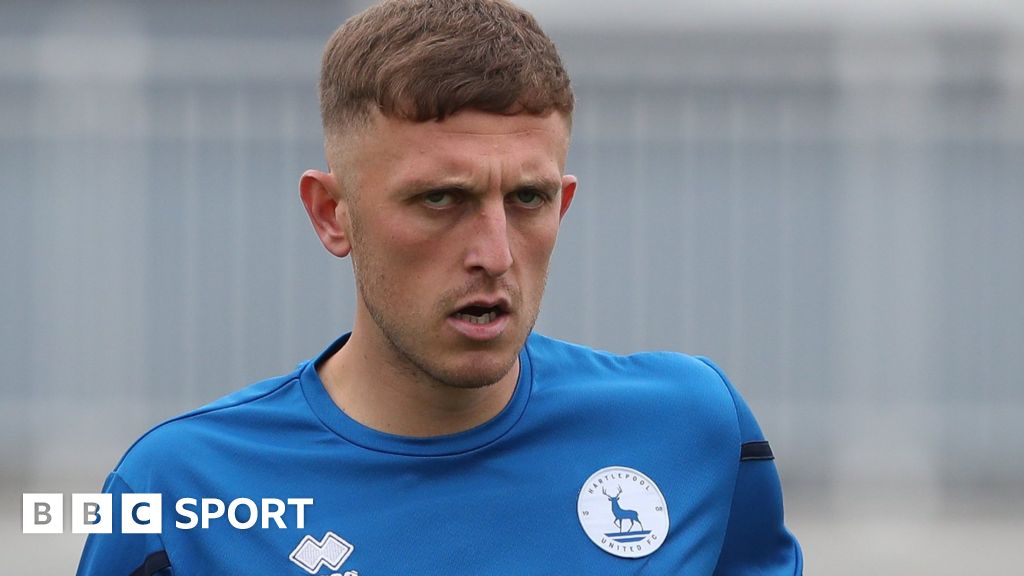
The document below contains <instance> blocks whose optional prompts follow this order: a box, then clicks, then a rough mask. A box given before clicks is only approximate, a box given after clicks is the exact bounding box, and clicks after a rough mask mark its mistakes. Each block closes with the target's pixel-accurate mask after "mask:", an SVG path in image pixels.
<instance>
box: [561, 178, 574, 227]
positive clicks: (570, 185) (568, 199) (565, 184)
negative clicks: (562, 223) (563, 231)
mask: <svg viewBox="0 0 1024 576" xmlns="http://www.w3.org/2000/svg"><path fill="white" fill-rule="evenodd" d="M575 194H576V177H575V176H572V175H569V174H566V175H565V176H562V205H561V207H559V209H558V219H559V220H561V219H562V218H564V217H565V213H566V212H568V211H569V205H570V204H572V197H573V196H574V195H575Z"/></svg>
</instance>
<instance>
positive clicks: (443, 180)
mask: <svg viewBox="0 0 1024 576" xmlns="http://www.w3.org/2000/svg"><path fill="white" fill-rule="evenodd" d="M561 188H562V182H561V180H560V179H555V178H548V177H544V176H539V177H535V178H531V177H528V178H524V179H523V180H521V181H519V182H517V183H516V185H515V186H513V187H512V188H511V189H510V191H514V190H541V191H543V192H548V193H549V194H556V193H557V192H558V191H559V190H561ZM477 189H478V188H477V186H476V185H475V184H474V183H473V182H472V181H471V180H468V179H465V178H461V177H458V176H453V177H440V178H430V177H423V178H413V179H411V180H409V181H407V182H403V183H402V185H401V187H400V190H401V191H402V192H403V193H406V194H408V193H423V192H427V191H431V190H436V191H440V190H460V191H463V192H469V193H472V192H474V191H476V190H477Z"/></svg>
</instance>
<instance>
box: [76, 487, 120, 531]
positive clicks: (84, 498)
mask: <svg viewBox="0 0 1024 576" xmlns="http://www.w3.org/2000/svg"><path fill="white" fill-rule="evenodd" d="M113 504H114V501H113V497H112V496H111V495H110V494H72V495H71V531H72V532H74V533H75V534H110V533H111V532H112V531H113V529H114V519H113V516H114V505H113Z"/></svg>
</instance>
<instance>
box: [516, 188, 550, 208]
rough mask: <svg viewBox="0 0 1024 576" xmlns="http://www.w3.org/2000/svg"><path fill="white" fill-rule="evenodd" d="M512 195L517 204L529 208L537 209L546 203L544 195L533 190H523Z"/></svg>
mask: <svg viewBox="0 0 1024 576" xmlns="http://www.w3.org/2000/svg"><path fill="white" fill-rule="evenodd" d="M512 194H513V196H514V197H515V201H516V202H518V203H519V204H522V205H523V206H526V207H528V208H536V207H538V206H540V205H541V204H543V203H544V195H543V194H542V193H541V192H540V191H538V190H535V189H533V188H523V189H521V190H516V191H515V192H513V193H512Z"/></svg>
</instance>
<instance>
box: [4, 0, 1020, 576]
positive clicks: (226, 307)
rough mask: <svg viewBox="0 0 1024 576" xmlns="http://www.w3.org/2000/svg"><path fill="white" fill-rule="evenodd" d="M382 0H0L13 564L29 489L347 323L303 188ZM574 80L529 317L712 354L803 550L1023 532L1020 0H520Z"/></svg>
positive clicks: (62, 482) (77, 543)
mask: <svg viewBox="0 0 1024 576" xmlns="http://www.w3.org/2000/svg"><path fill="white" fill-rule="evenodd" d="M367 4H368V3H367V2H343V1H335V2H323V1H314V0H308V1H303V2H288V3H284V2H268V1H264V0H257V1H247V2H218V3H208V2H201V1H197V0H189V1H177V2H73V1H66V2H58V1H52V0H46V1H31V2H30V1H10V0H7V1H4V2H2V3H0V246H2V249H0V267H2V273H0V367H2V372H0V373H2V374H3V376H2V381H0V498H2V500H0V512H2V516H0V518H2V523H0V572H3V573H4V574H29V573H32V574H47V575H49V574H55V575H56V574H70V573H73V570H74V567H75V566H76V564H77V558H78V554H79V551H80V548H81V545H82V542H83V538H82V537H81V536H78V535H72V534H64V535H54V536H50V535H28V536H26V535H22V534H21V526H20V522H21V509H20V506H21V494H22V493H24V492H62V493H65V494H70V493H72V492H95V491H98V490H99V488H100V486H101V484H102V481H103V479H104V477H105V475H106V473H107V472H108V471H109V470H110V469H111V468H112V467H113V466H114V464H115V463H116V462H117V460H118V458H119V457H120V455H121V454H122V453H123V452H124V450H126V449H127V447H128V446H129V445H130V444H131V442H132V441H133V440H134V439H135V438H137V437H138V436H139V435H140V434H142V433H143V432H144V431H145V430H147V429H148V428H149V427H151V426H153V425H154V424H156V423H158V422H160V421H161V420H163V419H165V418H167V417H170V416H172V415H174V414H177V413H179V412H182V411H184V410H187V409H190V408H193V407H196V406H198V405H201V404H204V403H206V402H208V401H210V400H212V399H214V398H216V397H218V396H220V395H223V394H225V393H227V392H229V391H231V390H235V389H237V388H240V387H242V386H244V385H246V384H248V383H250V382H252V381H254V380H256V379H260V378H263V377H267V376H271V375H276V374H279V373H283V372H286V371H288V370H290V369H291V368H292V367H293V366H294V365H295V364H296V363H297V362H299V361H301V360H303V359H305V358H308V357H311V356H313V355H315V354H316V353H318V352H319V351H320V350H321V349H322V348H323V347H324V346H326V344H327V343H329V342H330V341H331V340H332V339H333V338H334V337H335V336H336V335H337V334H339V333H341V332H343V331H345V330H347V327H348V326H349V325H350V322H351V317H352V310H353V302H354V297H353V293H354V286H353V281H352V279H351V270H350V268H349V265H348V261H340V260H337V259H334V258H332V257H330V256H329V255H328V254H327V253H326V251H325V250H324V249H323V248H322V247H321V245H320V243H319V241H318V240H317V239H316V237H315V235H314V234H313V232H312V230H311V228H310V226H309V224H308V221H307V219H306V215H305V213H304V211H303V210H302V207H301V204H300V202H299V199H298V193H297V182H298V177H299V175H300V174H301V172H302V171H303V170H304V169H306V168H323V167H324V161H323V154H322V151H321V133H320V125H319V116H318V106H317V100H316V83H317V74H318V68H319V58H320V51H321V49H322V46H323V44H324V42H325V41H326V39H327V38H328V36H329V35H330V33H331V32H332V31H333V29H334V28H335V27H336V26H337V25H338V24H340V22H341V21H343V20H344V19H345V18H346V17H347V16H349V15H351V14H353V13H354V12H356V11H358V10H359V9H362V8H363V7H364V6H366V5H367ZM521 4H522V5H524V6H525V7H527V8H529V9H531V10H532V11H534V13H535V14H536V15H537V16H538V18H539V19H540V21H541V23H542V24H543V25H544V26H545V28H546V30H547V31H548V32H549V33H550V34H551V35H552V36H553V37H554V38H555V40H556V42H557V43H558V45H559V47H560V50H561V52H562V55H563V58H564V60H565V63H566V65H567V67H568V69H569V71H570V74H571V75H572V78H573V81H574V84H575V89H576V93H577V97H578V107H577V113H576V118H575V128H574V143H573V148H572V151H571V153H570V157H569V166H568V169H569V171H570V172H572V173H574V174H576V175H578V176H579V178H580V181H581V185H580V189H579V191H578V193H577V196H576V200H575V202H574V204H573V209H572V210H571V211H570V212H569V214H568V216H567V217H566V220H565V221H564V225H563V228H562V232H561V236H560V238H559V246H558V248H557V249H556V252H555V256H554V259H553V263H552V271H551V276H550V280H549V288H548V295H547V299H546V301H545V306H544V309H543V312H542V314H541V318H540V321H539V323H538V330H540V331H542V332H544V333H547V334H549V335H552V336H556V337H560V338H565V339H569V340H574V341H579V342H583V343H587V344H590V345H593V346H595V347H600V348H605V349H610V350H613V351H616V352H630V351H636V350H642V349H670V350H680V351H685V352H689V353H694V354H703V355H707V356H710V357H712V358H714V359H715V360H716V361H717V362H718V363H719V364H721V365H722V366H723V367H724V368H725V369H726V371H727V373H728V374H729V375H730V376H731V379H732V380H733V382H734V383H735V384H736V385H737V387H738V388H739V389H740V390H741V391H742V392H743V393H744V395H745V396H746V398H747V400H748V401H749V403H750V404H751V405H752V406H753V408H754V410H755V412H756V413H757V415H758V416H759V419H760V421H761V424H762V427H763V428H764V429H765V432H766V434H767V436H768V438H769V439H771V441H772V446H773V448H774V450H775V453H776V455H777V458H778V459H777V463H778V465H779V468H780V470H781V474H782V476H783V482H784V487H785V490H786V499H787V502H786V503H787V514H788V522H789V524H790V526H791V528H792V529H793V531H794V532H795V533H796V534H797V536H798V537H799V538H800V540H801V541H802V543H803V545H804V548H805V554H806V557H807V568H808V570H807V572H808V574H823V575H855V574H856V575H863V574H901V575H904V574H927V575H945V574H949V575H965V574H970V575H975V574H1000V575H1001V574H1010V573H1014V572H1015V571H1016V570H1019V567H1020V565H1021V563H1022V562H1024V552H1022V550H1021V546H1020V541H1021V538H1022V536H1024V442H1022V441H1024V418H1022V414H1024V305H1022V303H1021V298H1022V295H1024V256H1022V251H1024V3H1020V2H996V1H978V0H974V1H968V0H959V1H950V2H943V3H939V2H925V1H911V0H895V1H886V2H882V1H880V0H868V1H860V2H853V1H846V2H821V1H812V0H778V1H775V2H759V1H753V0H719V1H717V2H714V3H711V2H697V1H692V0H687V1H675V2H670V1H668V0H647V1H633V2H622V1H619V2H608V1H596V0H590V1H587V0H571V1H559V2H542V1H540V0H529V1H527V0H523V1H522V2H521Z"/></svg>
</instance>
